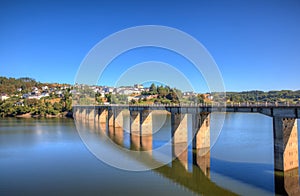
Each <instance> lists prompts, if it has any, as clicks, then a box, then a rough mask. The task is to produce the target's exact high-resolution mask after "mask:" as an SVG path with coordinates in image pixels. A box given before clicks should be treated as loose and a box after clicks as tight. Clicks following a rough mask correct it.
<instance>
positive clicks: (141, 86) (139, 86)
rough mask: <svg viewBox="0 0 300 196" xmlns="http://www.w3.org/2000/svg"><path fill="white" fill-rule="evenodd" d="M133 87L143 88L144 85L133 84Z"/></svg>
mask: <svg viewBox="0 0 300 196" xmlns="http://www.w3.org/2000/svg"><path fill="white" fill-rule="evenodd" d="M133 87H134V88H144V86H143V85H142V84H135V85H134V86H133Z"/></svg>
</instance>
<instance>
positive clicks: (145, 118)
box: [140, 110, 153, 135]
mask: <svg viewBox="0 0 300 196" xmlns="http://www.w3.org/2000/svg"><path fill="white" fill-rule="evenodd" d="M140 117H141V122H140V123H141V135H151V134H152V131H153V130H152V129H153V126H152V112H151V111H150V110H144V111H142V112H141V116H140Z"/></svg>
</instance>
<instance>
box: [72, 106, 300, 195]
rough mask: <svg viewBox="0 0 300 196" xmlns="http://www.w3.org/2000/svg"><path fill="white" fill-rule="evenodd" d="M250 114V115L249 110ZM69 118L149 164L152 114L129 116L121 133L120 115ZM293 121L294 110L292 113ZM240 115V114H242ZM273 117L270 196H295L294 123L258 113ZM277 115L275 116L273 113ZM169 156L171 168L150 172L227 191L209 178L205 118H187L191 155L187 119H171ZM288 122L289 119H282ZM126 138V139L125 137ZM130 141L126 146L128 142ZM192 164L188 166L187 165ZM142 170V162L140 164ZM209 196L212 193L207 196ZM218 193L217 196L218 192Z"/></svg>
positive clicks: (202, 189) (84, 112)
mask: <svg viewBox="0 0 300 196" xmlns="http://www.w3.org/2000/svg"><path fill="white" fill-rule="evenodd" d="M251 110H252V111H253V109H251ZM79 111H80V112H78V110H77V112H78V113H76V112H75V116H74V117H75V119H76V120H77V121H80V123H81V124H85V125H87V126H88V127H89V128H91V130H94V132H96V133H99V134H100V135H101V134H102V135H107V136H109V138H110V139H111V140H112V141H114V142H115V143H116V144H118V145H120V146H125V147H126V144H129V145H127V147H128V148H129V149H131V150H136V151H147V152H148V155H149V157H148V158H149V159H151V160H152V161H153V159H154V158H155V157H153V155H152V151H151V150H152V149H153V148H154V145H153V144H154V143H155V139H153V135H152V129H153V127H152V124H151V121H152V114H151V112H150V111H147V110H146V111H143V112H141V111H129V113H128V116H129V123H128V127H127V130H125V128H124V127H125V126H124V124H126V123H125V122H124V119H125V118H124V112H120V111H122V110H119V111H117V110H102V111H100V110H95V109H93V108H91V109H90V110H89V109H87V108H84V109H82V108H81V110H79ZM291 111H292V112H295V115H296V117H298V113H299V111H298V109H292V110H291ZM245 112H246V111H245ZM260 112H261V113H264V112H265V114H267V115H269V116H272V117H273V129H274V130H273V134H274V170H275V172H274V179H275V192H276V193H277V194H281V195H286V194H288V195H299V193H300V192H299V175H298V134H297V120H295V117H282V116H278V115H277V116H273V115H274V110H273V109H271V110H269V109H268V108H265V109H264V111H260ZM276 112H277V111H275V113H276ZM170 115H171V117H170V118H171V123H170V124H171V136H172V138H173V140H172V142H173V145H172V150H171V151H172V156H175V157H176V159H175V160H174V161H172V165H171V166H170V165H165V166H162V167H159V168H157V169H155V171H157V172H159V173H160V174H162V175H163V176H165V177H168V178H170V179H172V180H173V181H175V182H177V183H179V184H181V185H183V186H184V187H187V188H188V189H190V190H192V191H194V192H196V193H200V194H204V195H211V194H218V193H220V194H224V191H225V192H226V193H228V194H233V193H230V192H229V191H226V190H224V189H223V188H220V187H218V186H217V185H215V184H214V183H212V182H211V181H210V180H209V178H210V150H209V149H210V143H209V140H207V137H209V134H210V131H209V127H210V125H209V123H210V119H209V118H210V113H209V112H205V111H202V112H201V113H196V115H192V117H191V118H192V127H193V128H192V130H193V132H194V131H195V130H196V131H195V132H194V133H193V134H195V135H196V137H195V139H193V142H192V149H194V150H193V151H191V150H189V148H188V145H187V143H186V141H187V137H188V134H187V124H188V123H187V116H186V115H185V114H184V115H183V114H182V113H181V112H174V113H171V114H170ZM284 115H287V116H289V115H290V114H287V113H284ZM149 122H150V123H149ZM143 130H144V132H143ZM126 132H127V134H126ZM128 135H129V139H130V141H129V142H128V141H126V137H128ZM191 163H192V164H191ZM145 164H147V161H146V162H145ZM212 191H213V193H212ZM218 191H219V192H218Z"/></svg>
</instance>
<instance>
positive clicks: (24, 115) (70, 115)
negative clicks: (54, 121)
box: [10, 111, 73, 118]
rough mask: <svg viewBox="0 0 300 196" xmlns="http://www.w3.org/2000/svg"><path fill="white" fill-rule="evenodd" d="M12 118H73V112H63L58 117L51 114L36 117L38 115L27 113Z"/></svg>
mask: <svg viewBox="0 0 300 196" xmlns="http://www.w3.org/2000/svg"><path fill="white" fill-rule="evenodd" d="M10 117H15V118H73V112H71V111H69V112H62V113H59V114H57V115H51V114H46V115H36V114H31V113H30V112H29V113H26V114H21V115H16V116H10Z"/></svg>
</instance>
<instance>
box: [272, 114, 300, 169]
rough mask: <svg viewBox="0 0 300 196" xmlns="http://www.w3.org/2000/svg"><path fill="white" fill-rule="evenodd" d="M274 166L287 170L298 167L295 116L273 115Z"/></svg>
mask: <svg viewBox="0 0 300 196" xmlns="http://www.w3.org/2000/svg"><path fill="white" fill-rule="evenodd" d="M273 138H274V168H275V170H279V171H287V170H291V169H294V168H298V167H299V158H298V130H297V119H296V118H283V117H273Z"/></svg>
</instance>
